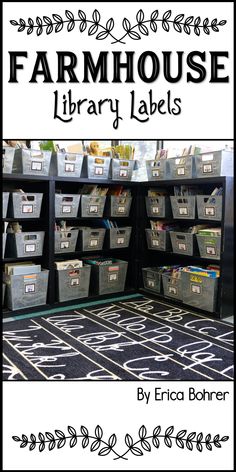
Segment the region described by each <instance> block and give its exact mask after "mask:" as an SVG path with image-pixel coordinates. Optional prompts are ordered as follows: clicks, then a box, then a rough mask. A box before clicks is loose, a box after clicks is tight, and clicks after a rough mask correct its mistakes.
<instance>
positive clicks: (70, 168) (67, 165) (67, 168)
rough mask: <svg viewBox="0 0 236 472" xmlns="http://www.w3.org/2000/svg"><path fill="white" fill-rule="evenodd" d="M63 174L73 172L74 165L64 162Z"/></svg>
mask: <svg viewBox="0 0 236 472" xmlns="http://www.w3.org/2000/svg"><path fill="white" fill-rule="evenodd" d="M65 172H75V164H69V163H68V162H65Z"/></svg>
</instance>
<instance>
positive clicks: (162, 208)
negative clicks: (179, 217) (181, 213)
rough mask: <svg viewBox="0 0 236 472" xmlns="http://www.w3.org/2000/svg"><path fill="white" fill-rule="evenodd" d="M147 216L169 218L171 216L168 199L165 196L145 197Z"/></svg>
mask: <svg viewBox="0 0 236 472" xmlns="http://www.w3.org/2000/svg"><path fill="white" fill-rule="evenodd" d="M145 202H146V210H147V216H149V217H151V218H152V217H158V218H169V217H171V216H172V212H171V204H170V198H169V197H167V196H160V197H145Z"/></svg>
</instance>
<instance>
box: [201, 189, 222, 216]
mask: <svg viewBox="0 0 236 472" xmlns="http://www.w3.org/2000/svg"><path fill="white" fill-rule="evenodd" d="M197 211H198V218H200V219H202V220H213V221H221V219H222V195H197Z"/></svg>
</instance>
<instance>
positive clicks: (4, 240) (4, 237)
mask: <svg viewBox="0 0 236 472" xmlns="http://www.w3.org/2000/svg"><path fill="white" fill-rule="evenodd" d="M6 241H7V233H3V235H2V258H3V259H4V256H5V249H6Z"/></svg>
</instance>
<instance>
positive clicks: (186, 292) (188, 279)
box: [182, 265, 220, 312]
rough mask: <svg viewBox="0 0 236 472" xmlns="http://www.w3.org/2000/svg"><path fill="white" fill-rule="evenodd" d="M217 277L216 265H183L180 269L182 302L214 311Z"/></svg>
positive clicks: (215, 306)
mask: <svg viewBox="0 0 236 472" xmlns="http://www.w3.org/2000/svg"><path fill="white" fill-rule="evenodd" d="M219 277H220V269H219V267H218V266H212V265H209V266H207V267H206V268H202V267H196V266H188V267H184V268H183V269H182V290H183V302H184V303H186V304H187V305H191V306H193V307H195V308H200V309H202V310H205V311H209V312H214V311H216V308H217V291H218V283H219Z"/></svg>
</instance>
